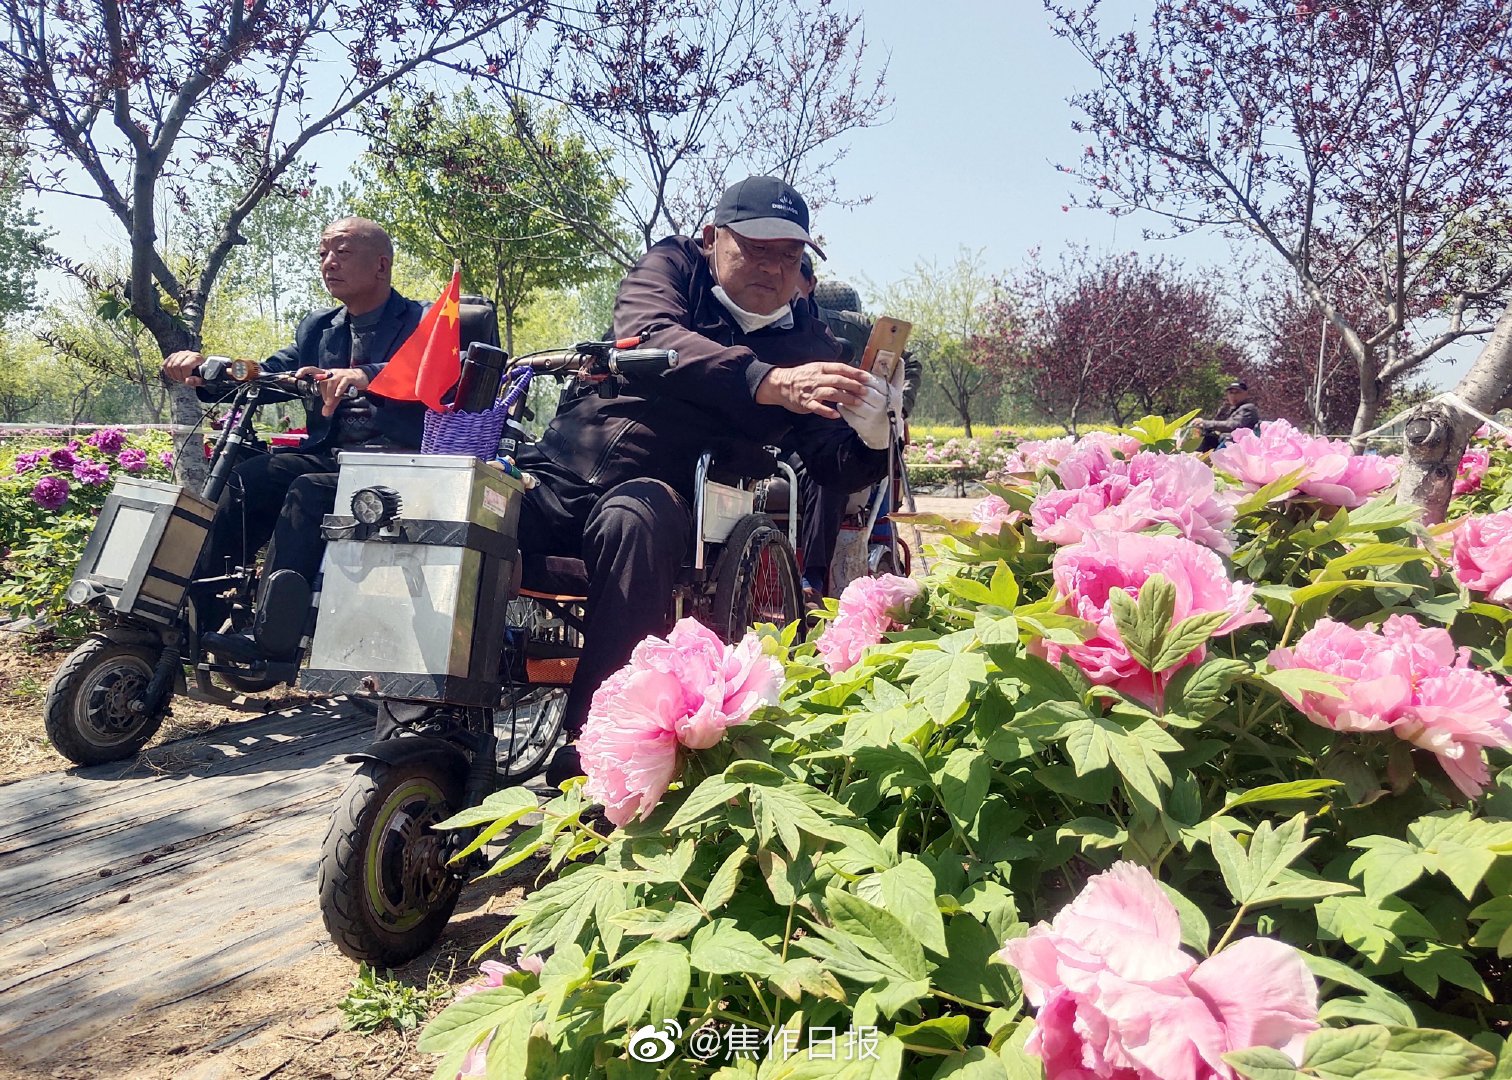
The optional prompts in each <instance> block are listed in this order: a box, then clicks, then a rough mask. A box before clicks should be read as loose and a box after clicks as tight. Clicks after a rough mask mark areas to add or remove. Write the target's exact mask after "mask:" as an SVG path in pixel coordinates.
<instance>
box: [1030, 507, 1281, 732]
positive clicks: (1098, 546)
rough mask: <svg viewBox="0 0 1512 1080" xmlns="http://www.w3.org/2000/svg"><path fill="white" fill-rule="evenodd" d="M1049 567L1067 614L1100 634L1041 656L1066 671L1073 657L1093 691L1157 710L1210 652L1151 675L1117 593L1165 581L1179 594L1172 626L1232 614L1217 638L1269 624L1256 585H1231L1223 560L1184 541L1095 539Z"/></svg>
mask: <svg viewBox="0 0 1512 1080" xmlns="http://www.w3.org/2000/svg"><path fill="white" fill-rule="evenodd" d="M1050 567H1051V577H1052V578H1053V580H1054V582H1055V587H1056V591H1057V592H1058V593H1059V594H1060V596H1061V598H1062V604H1063V610H1064V611H1065V612H1066V613H1067V614H1070V615H1075V616H1076V617H1078V618H1081V619H1085V620H1086V621H1088V622H1090V623H1092V624H1093V625H1094V626H1095V627H1096V628H1097V629H1096V631H1095V632H1094V633H1093V635H1092V636H1091V637H1090V638H1089V639H1088V640H1086V641H1084V642H1082V643H1080V644H1078V645H1069V646H1065V645H1058V644H1055V643H1054V642H1045V643H1043V644H1041V645H1040V646H1038V647H1037V648H1040V649H1043V650H1044V655H1045V658H1046V659H1047V660H1049V661H1050V663H1052V664H1059V663H1060V660H1061V657H1062V656H1068V657H1070V659H1071V661H1072V662H1073V663H1075V664H1076V666H1077V667H1079V668H1080V669H1081V670H1082V672H1083V674H1085V675H1086V676H1087V678H1089V679H1091V680H1092V681H1093V682H1094V683H1098V684H1100V685H1104V686H1112V687H1115V688H1116V689H1118V690H1120V691H1122V692H1123V693H1126V694H1128V695H1130V696H1131V697H1134V698H1137V699H1138V700H1140V701H1143V702H1146V703H1147V704H1151V705H1157V706H1158V705H1159V703H1160V700H1161V697H1162V695H1163V694H1164V691H1165V686H1166V683H1168V682H1169V681H1170V680H1171V679H1172V678H1173V677H1174V676H1175V674H1176V672H1177V671H1178V670H1179V669H1180V668H1182V667H1184V666H1186V665H1187V664H1196V663H1200V662H1201V660H1202V658H1203V657H1204V656H1205V655H1206V652H1207V650H1206V646H1199V647H1198V648H1196V649H1193V650H1192V652H1191V653H1190V654H1189V655H1188V656H1187V657H1186V658H1185V659H1184V660H1183V661H1182V662H1181V663H1180V664H1177V665H1175V666H1174V667H1171V668H1167V669H1166V670H1165V671H1163V672H1160V673H1159V674H1155V673H1153V672H1150V671H1149V670H1147V669H1146V668H1145V667H1143V666H1142V665H1141V664H1140V663H1139V661H1137V660H1135V659H1134V657H1133V656H1132V655H1130V653H1129V650H1128V648H1127V647H1126V646H1125V645H1124V642H1123V639H1122V637H1121V636H1120V635H1119V632H1118V626H1117V624H1116V623H1115V621H1114V619H1113V611H1112V604H1111V601H1110V599H1109V597H1110V594H1111V593H1112V592H1113V590H1115V589H1121V590H1123V591H1124V592H1126V593H1128V594H1129V595H1130V596H1133V597H1135V598H1137V597H1138V596H1139V590H1140V588H1141V587H1142V586H1143V585H1144V583H1145V582H1146V581H1148V580H1149V579H1150V578H1151V577H1153V576H1155V575H1156V574H1159V575H1161V576H1162V577H1164V578H1165V579H1166V580H1167V581H1169V582H1170V583H1171V584H1172V585H1173V586H1174V587H1175V589H1176V604H1175V612H1174V614H1173V616H1172V625H1175V624H1176V623H1180V622H1181V621H1182V620H1183V619H1186V618H1189V617H1190V616H1192V615H1200V614H1203V613H1205V612H1210V611H1226V612H1228V613H1229V617H1228V618H1227V619H1225V620H1224V621H1223V623H1222V624H1221V625H1220V626H1219V627H1218V629H1217V630H1216V631H1214V634H1215V636H1216V635H1223V634H1229V633H1232V632H1233V631H1235V630H1237V629H1239V628H1240V627H1242V626H1249V625H1251V624H1254V623H1263V622H1268V621H1269V619H1270V616H1268V615H1267V614H1266V613H1265V612H1264V611H1263V610H1262V609H1260V608H1259V607H1257V606H1256V605H1255V604H1254V601H1253V599H1252V594H1253V592H1254V587H1253V586H1252V585H1248V584H1245V583H1243V582H1235V581H1230V580H1229V577H1228V574H1227V572H1226V571H1225V570H1224V567H1223V560H1222V559H1220V558H1219V557H1218V556H1217V555H1215V554H1214V553H1213V552H1212V551H1210V550H1208V549H1207V548H1205V547H1202V546H1201V545H1200V544H1196V543H1193V542H1192V541H1190V540H1186V539H1183V538H1182V537H1179V536H1147V535H1144V534H1142V533H1095V532H1094V533H1088V534H1087V535H1086V536H1085V537H1084V538H1083V539H1082V542H1081V543H1079V544H1074V545H1072V546H1070V547H1064V548H1061V549H1060V550H1059V551H1057V552H1056V553H1055V557H1054V558H1053V559H1052V560H1051V564H1050Z"/></svg>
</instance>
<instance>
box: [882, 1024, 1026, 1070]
mask: <svg viewBox="0 0 1512 1080" xmlns="http://www.w3.org/2000/svg"><path fill="white" fill-rule="evenodd" d="M962 1019H965V1018H964V1017H962ZM894 1034H897V1032H896V1031H894ZM899 1037H900V1038H902V1039H903V1041H904V1042H912V1040H910V1039H909V1038H908V1037H907V1036H902V1035H900V1036H899ZM934 1080H1008V1069H1007V1066H1005V1065H1004V1064H1003V1062H1002V1059H1001V1058H999V1057H998V1056H997V1055H995V1054H993V1053H992V1052H991V1051H990V1050H988V1049H987V1048H986V1047H985V1046H973V1047H972V1048H971V1049H970V1050H967V1051H964V1052H963V1053H959V1054H951V1055H950V1056H949V1057H947V1058H946V1059H945V1060H944V1061H942V1062H940V1067H939V1068H938V1069H936V1070H935V1073H934Z"/></svg>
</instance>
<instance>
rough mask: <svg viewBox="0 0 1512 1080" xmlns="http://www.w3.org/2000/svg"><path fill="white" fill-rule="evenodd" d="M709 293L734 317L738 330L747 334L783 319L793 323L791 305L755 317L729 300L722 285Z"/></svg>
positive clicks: (754, 314) (753, 313) (752, 313)
mask: <svg viewBox="0 0 1512 1080" xmlns="http://www.w3.org/2000/svg"><path fill="white" fill-rule="evenodd" d="M710 291H711V292H712V293H713V294H714V299H716V300H718V301H719V302H720V303H721V304H722V305H724V309H725V310H726V311H728V312H729V313H730V315H731V316H733V317H734V319H735V321H736V322H737V323H739V324H740V329H741V330H743V331H744V332H745V333H747V334H750V333H754V332H755V331H757V330H760V329H761V328H762V327H764V326H771V325H772V324H773V323H779V322H782V321H783V320H784V319H785V320H787V321H788V322H789V323H791V322H792V321H793V306H792V305H791V304H783V305H782V306H781V307H780V308H778V309H777V310H776V311H774V312H772V313H771V314H770V315H757V314H756V313H755V312H753V311H747V310H746V309H745V308H743V307H741V306H740V305H739V304H737V303H736V302H735V301H733V300H731V299H730V294H729V293H727V292H725V290H724V286H723V285H716V286H714V288H713V289H711V290H710Z"/></svg>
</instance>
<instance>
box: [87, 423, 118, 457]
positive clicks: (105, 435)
mask: <svg viewBox="0 0 1512 1080" xmlns="http://www.w3.org/2000/svg"><path fill="white" fill-rule="evenodd" d="M84 441H85V442H87V443H88V444H89V445H90V446H93V447H94V448H95V449H96V450H103V451H105V453H107V454H114V453H115V452H116V451H117V450H119V449H120V448H121V447H122V446H124V445H126V432H125V431H124V430H123V429H121V428H118V427H107V428H101V429H100V430H99V431H96V432H95V433H94V434H93V435H91V436H89V438H87V439H85V440H84Z"/></svg>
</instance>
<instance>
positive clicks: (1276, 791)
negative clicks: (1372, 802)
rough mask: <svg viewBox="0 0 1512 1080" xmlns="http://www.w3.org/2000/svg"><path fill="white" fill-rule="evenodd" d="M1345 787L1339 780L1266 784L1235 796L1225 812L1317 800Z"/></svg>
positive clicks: (1224, 806)
mask: <svg viewBox="0 0 1512 1080" xmlns="http://www.w3.org/2000/svg"><path fill="white" fill-rule="evenodd" d="M1343 786H1344V785H1343V784H1342V783H1340V782H1339V781H1338V780H1293V781H1290V782H1289V783H1285V784H1266V785H1265V786H1264V787H1257V788H1250V789H1249V790H1248V791H1246V792H1243V793H1242V794H1239V795H1235V796H1234V797H1233V798H1231V799H1229V800H1228V802H1226V803H1224V805H1223V810H1224V813H1227V812H1228V811H1230V810H1232V809H1233V808H1234V807H1236V806H1249V805H1251V804H1254V803H1267V802H1286V801H1288V800H1291V799H1316V798H1318V797H1320V796H1321V795H1323V793H1324V792H1327V791H1331V790H1333V789H1334V788H1337V787H1343Z"/></svg>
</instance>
